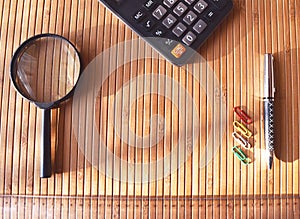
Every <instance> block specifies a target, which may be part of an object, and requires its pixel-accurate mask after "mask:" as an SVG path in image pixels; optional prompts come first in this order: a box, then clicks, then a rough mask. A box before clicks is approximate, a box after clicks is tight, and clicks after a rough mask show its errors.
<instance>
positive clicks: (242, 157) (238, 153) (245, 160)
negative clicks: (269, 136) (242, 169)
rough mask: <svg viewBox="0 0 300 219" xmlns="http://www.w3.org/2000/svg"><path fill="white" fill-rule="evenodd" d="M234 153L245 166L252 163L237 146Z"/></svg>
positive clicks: (233, 149)
mask: <svg viewBox="0 0 300 219" xmlns="http://www.w3.org/2000/svg"><path fill="white" fill-rule="evenodd" d="M232 152H233V153H234V155H235V156H236V157H237V158H238V159H239V160H240V161H241V162H242V163H243V164H244V165H248V164H249V163H250V162H251V160H250V158H248V157H247V156H246V154H245V153H244V152H243V151H242V150H241V149H240V148H238V147H237V146H234V147H233V148H232Z"/></svg>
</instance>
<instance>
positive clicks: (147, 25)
mask: <svg viewBox="0 0 300 219" xmlns="http://www.w3.org/2000/svg"><path fill="white" fill-rule="evenodd" d="M154 24H155V22H154V21H153V20H152V19H151V18H148V19H146V20H145V21H144V22H143V27H144V28H145V30H146V31H150V30H151V29H152V27H153V26H154Z"/></svg>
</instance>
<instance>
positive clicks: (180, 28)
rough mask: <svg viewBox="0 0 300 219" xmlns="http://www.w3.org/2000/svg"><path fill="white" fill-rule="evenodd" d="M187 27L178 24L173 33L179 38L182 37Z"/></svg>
mask: <svg viewBox="0 0 300 219" xmlns="http://www.w3.org/2000/svg"><path fill="white" fill-rule="evenodd" d="M186 29H187V28H186V26H184V25H183V24H182V23H178V24H177V25H176V27H174V29H173V30H172V32H173V33H174V34H175V35H176V36H177V37H180V36H181V35H182V34H183V33H184V31H186Z"/></svg>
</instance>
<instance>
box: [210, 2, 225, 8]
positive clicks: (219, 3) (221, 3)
mask: <svg viewBox="0 0 300 219" xmlns="http://www.w3.org/2000/svg"><path fill="white" fill-rule="evenodd" d="M212 2H213V3H214V5H215V6H216V7H217V8H219V9H222V8H224V7H225V6H226V5H227V2H228V0H212Z"/></svg>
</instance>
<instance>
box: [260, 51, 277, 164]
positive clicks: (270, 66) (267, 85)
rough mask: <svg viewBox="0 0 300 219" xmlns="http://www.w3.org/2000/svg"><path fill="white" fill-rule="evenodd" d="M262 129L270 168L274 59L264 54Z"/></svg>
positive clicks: (272, 151)
mask: <svg viewBox="0 0 300 219" xmlns="http://www.w3.org/2000/svg"><path fill="white" fill-rule="evenodd" d="M264 59H265V60H264V95H263V101H264V129H265V145H266V150H267V152H268V158H267V159H268V160H267V162H268V167H269V169H271V168H272V163H273V154H274V95H275V85H274V57H273V55H272V54H265V57H264Z"/></svg>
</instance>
